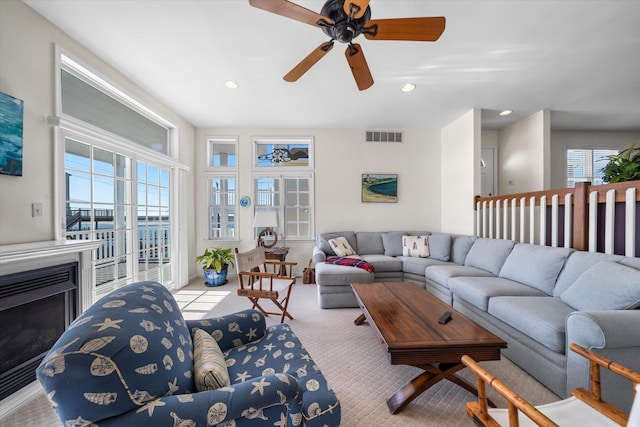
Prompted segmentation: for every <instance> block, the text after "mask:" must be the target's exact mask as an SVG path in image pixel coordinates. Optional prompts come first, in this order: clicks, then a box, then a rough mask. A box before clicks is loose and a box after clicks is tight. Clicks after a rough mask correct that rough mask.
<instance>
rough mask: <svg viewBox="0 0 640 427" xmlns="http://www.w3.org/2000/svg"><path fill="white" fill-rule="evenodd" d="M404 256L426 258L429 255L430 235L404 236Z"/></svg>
mask: <svg viewBox="0 0 640 427" xmlns="http://www.w3.org/2000/svg"><path fill="white" fill-rule="evenodd" d="M402 256H408V257H418V258H426V257H428V256H429V237H428V236H402Z"/></svg>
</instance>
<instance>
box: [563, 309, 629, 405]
mask: <svg viewBox="0 0 640 427" xmlns="http://www.w3.org/2000/svg"><path fill="white" fill-rule="evenodd" d="M637 325H640V310H610V311H591V312H584V311H578V312H574V313H571V314H570V315H569V316H567V320H566V333H567V343H576V344H578V345H580V346H582V347H585V348H587V349H590V350H592V349H596V351H597V353H598V354H599V355H601V356H604V357H606V358H608V359H611V360H615V361H616V362H617V363H619V364H621V365H624V366H626V367H627V368H629V369H631V370H634V371H636V372H640V358H639V357H638V354H640V328H638V327H637ZM601 383H602V399H603V400H606V401H607V402H610V403H612V404H614V405H615V406H617V407H619V408H620V409H622V410H623V411H625V412H627V413H628V412H629V410H630V408H631V403H632V396H633V387H632V384H631V382H630V381H628V380H625V379H623V378H622V377H620V376H619V375H615V374H613V373H611V372H608V371H605V372H603V373H602V378H601ZM588 387H589V362H588V361H587V360H586V359H585V358H583V357H581V356H579V355H577V354H575V353H574V352H572V351H569V349H567V389H566V392H567V395H569V393H570V392H571V390H573V389H575V388H588Z"/></svg>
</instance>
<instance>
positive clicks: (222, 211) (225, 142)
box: [205, 136, 238, 240]
mask: <svg viewBox="0 0 640 427" xmlns="http://www.w3.org/2000/svg"><path fill="white" fill-rule="evenodd" d="M205 139H206V142H207V182H208V183H207V191H208V195H207V197H208V200H209V239H211V240H235V239H237V233H236V218H237V208H238V188H237V183H238V175H237V170H238V154H237V153H238V138H237V137H234V136H208V137H205Z"/></svg>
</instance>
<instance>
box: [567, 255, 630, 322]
mask: <svg viewBox="0 0 640 427" xmlns="http://www.w3.org/2000/svg"><path fill="white" fill-rule="evenodd" d="M560 298H561V299H562V301H564V302H565V303H567V304H569V305H570V306H572V307H574V308H576V309H578V310H581V311H593V310H627V309H633V308H637V307H639V306H640V271H639V270H636V269H635V268H631V267H627V266H625V265H622V264H618V263H617V262H613V261H600V262H599V263H597V264H595V265H593V266H592V267H591V268H589V269H588V270H587V271H585V272H584V273H582V274H581V275H580V277H578V279H577V280H576V281H575V283H574V284H573V285H571V286H569V289H567V290H566V291H565V292H564V293H563V294H562V295H560Z"/></svg>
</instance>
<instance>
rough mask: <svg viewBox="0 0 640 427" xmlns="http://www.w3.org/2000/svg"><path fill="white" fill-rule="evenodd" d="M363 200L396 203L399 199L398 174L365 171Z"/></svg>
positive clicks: (363, 175)
mask: <svg viewBox="0 0 640 427" xmlns="http://www.w3.org/2000/svg"><path fill="white" fill-rule="evenodd" d="M362 201H363V202H374V203H396V202H397V201H398V175H397V174H383V173H363V174H362Z"/></svg>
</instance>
